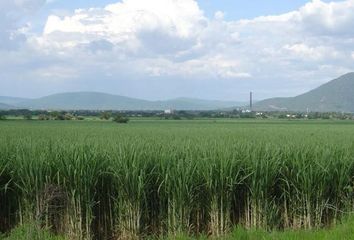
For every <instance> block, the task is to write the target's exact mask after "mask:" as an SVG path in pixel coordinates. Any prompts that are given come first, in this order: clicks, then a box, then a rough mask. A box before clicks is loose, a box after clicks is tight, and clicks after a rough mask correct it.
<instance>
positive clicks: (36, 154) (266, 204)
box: [0, 120, 354, 239]
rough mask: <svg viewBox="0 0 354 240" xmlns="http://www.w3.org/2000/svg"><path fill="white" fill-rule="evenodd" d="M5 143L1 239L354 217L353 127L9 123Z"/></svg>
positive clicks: (206, 231)
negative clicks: (21, 230) (29, 233)
mask: <svg viewBox="0 0 354 240" xmlns="http://www.w3.org/2000/svg"><path fill="white" fill-rule="evenodd" d="M0 132H1V135H0V205H1V206H2V207H1V209H0V231H3V232H6V231H8V230H10V229H12V228H13V227H14V226H20V227H21V226H25V225H26V223H29V222H31V223H35V226H36V227H39V228H44V229H50V230H51V232H53V233H56V234H60V235H63V236H64V237H67V238H68V239H109V238H111V237H113V238H125V239H132V238H137V237H147V236H151V237H157V236H158V237H176V236H180V235H181V234H186V235H189V236H199V235H201V236H202V235H210V236H214V237H221V236H224V235H225V234H227V233H230V232H232V229H234V227H235V226H241V227H242V228H240V229H259V230H255V232H256V233H257V232H261V233H265V231H269V230H283V229H285V230H287V229H291V230H297V229H306V230H313V229H321V228H323V227H329V226H333V225H335V224H337V223H339V222H340V220H341V219H342V217H343V216H345V215H347V214H346V213H349V212H351V211H353V206H354V202H353V199H354V198H353V194H354V190H353V189H354V182H353V179H354V161H353V160H354V148H353V142H354V124H353V123H352V122H351V121H308V122H305V121H288V120H285V121H255V120H252V121H250V120H248V121H242V120H239V121H230V120H225V121H206V120H202V121H183V120H179V121H173V120H171V121H160V122H159V123H157V122H156V121H144V122H134V121H132V123H131V124H129V125H126V126H123V125H117V124H114V123H112V122H87V121H84V122H81V121H77V122H70V124H69V123H65V122H61V121H56V122H54V121H44V122H43V121H5V122H2V123H1V124H0ZM237 231H241V230H237ZM237 231H236V232H237ZM256 233H255V234H256ZM238 234H239V233H238ZM247 234H248V233H247ZM250 234H252V232H251V233H250ZM289 234H290V233H289ZM250 236H251V235H250ZM265 236H267V235H266V234H265ZM246 239H247V238H246ZM251 239H252V238H251ZM255 239H256V238H255ZM270 239H272V238H271V235H270ZM275 239H276V238H275Z"/></svg>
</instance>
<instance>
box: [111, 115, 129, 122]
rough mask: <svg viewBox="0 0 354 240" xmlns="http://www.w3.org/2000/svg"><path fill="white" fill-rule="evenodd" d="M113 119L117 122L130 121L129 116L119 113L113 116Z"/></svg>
mask: <svg viewBox="0 0 354 240" xmlns="http://www.w3.org/2000/svg"><path fill="white" fill-rule="evenodd" d="M113 121H114V122H116V123H128V122H129V118H127V117H124V116H123V115H120V114H117V115H116V116H114V117H113Z"/></svg>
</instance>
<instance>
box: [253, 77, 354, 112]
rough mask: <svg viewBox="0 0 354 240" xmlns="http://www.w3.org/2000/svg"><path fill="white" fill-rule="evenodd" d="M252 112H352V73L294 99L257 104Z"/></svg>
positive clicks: (269, 100)
mask: <svg viewBox="0 0 354 240" xmlns="http://www.w3.org/2000/svg"><path fill="white" fill-rule="evenodd" d="M254 110H263V111H278V110H286V111H307V110H310V111H312V112H314V111H318V112H354V73H348V74H345V75H343V76H341V77H339V78H337V79H334V80H332V81H330V82H328V83H326V84H323V85H322V86H320V87H318V88H315V89H313V90H311V91H309V92H307V93H304V94H301V95H298V96H296V97H289V98H271V99H266V100H263V101H260V102H257V103H256V104H255V105H254Z"/></svg>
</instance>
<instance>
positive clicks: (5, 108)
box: [0, 103, 15, 110]
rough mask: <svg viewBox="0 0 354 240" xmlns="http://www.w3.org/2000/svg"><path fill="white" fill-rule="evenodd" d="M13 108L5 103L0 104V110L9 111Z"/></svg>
mask: <svg viewBox="0 0 354 240" xmlns="http://www.w3.org/2000/svg"><path fill="white" fill-rule="evenodd" d="M14 108H15V107H14V106H11V105H8V104H5V103H0V110H9V109H14Z"/></svg>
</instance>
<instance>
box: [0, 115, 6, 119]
mask: <svg viewBox="0 0 354 240" xmlns="http://www.w3.org/2000/svg"><path fill="white" fill-rule="evenodd" d="M2 120H6V116H5V115H4V114H2V113H0V121H2Z"/></svg>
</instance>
